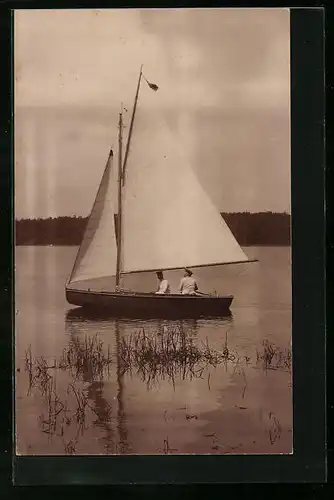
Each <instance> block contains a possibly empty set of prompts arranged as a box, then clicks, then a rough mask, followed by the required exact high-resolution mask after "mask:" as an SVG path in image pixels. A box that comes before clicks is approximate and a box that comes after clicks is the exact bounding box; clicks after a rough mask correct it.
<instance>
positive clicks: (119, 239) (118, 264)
mask: <svg viewBox="0 0 334 500" xmlns="http://www.w3.org/2000/svg"><path fill="white" fill-rule="evenodd" d="M122 112H123V110H121V112H120V114H119V122H118V211H117V260H116V287H119V284H120V276H121V254H122V166H123V165H122V143H123V137H122V135H123V134H122V133H123V116H122Z"/></svg>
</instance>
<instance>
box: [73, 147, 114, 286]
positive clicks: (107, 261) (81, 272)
mask: <svg viewBox="0 0 334 500" xmlns="http://www.w3.org/2000/svg"><path fill="white" fill-rule="evenodd" d="M115 212H117V208H116V207H115V173H114V169H113V155H112V153H111V154H110V155H109V158H108V161H107V164H106V167H105V170H104V174H103V177H102V181H101V183H100V186H99V189H98V193H97V196H96V199H95V202H94V205H93V208H92V212H91V214H90V217H89V219H88V222H87V227H86V231H85V234H84V237H83V240H82V243H81V246H80V249H79V252H78V255H77V258H76V261H75V263H74V267H73V271H72V274H71V276H70V279H69V283H74V282H79V281H84V280H88V279H92V278H99V277H104V276H114V275H115V274H116V255H117V245H116V235H115V220H114V214H115Z"/></svg>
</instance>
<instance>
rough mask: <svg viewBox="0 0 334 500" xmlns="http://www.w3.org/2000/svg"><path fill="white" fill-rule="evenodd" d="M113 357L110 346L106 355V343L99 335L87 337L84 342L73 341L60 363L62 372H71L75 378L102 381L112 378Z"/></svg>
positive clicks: (64, 352)
mask: <svg viewBox="0 0 334 500" xmlns="http://www.w3.org/2000/svg"><path fill="white" fill-rule="evenodd" d="M111 364H112V356H111V352H110V346H109V345H108V346H107V352H106V354H105V353H104V343H103V342H102V341H101V340H100V339H99V337H98V335H97V334H96V335H94V336H93V337H87V336H85V338H84V341H83V342H82V341H80V340H79V339H78V338H74V339H72V341H71V343H70V345H69V346H68V347H67V348H65V349H64V350H63V354H62V357H61V359H60V361H59V363H58V367H59V368H60V369H61V370H69V371H70V372H71V374H72V376H73V377H75V378H80V377H83V376H85V378H88V379H90V380H102V379H104V378H105V377H106V376H110V367H111Z"/></svg>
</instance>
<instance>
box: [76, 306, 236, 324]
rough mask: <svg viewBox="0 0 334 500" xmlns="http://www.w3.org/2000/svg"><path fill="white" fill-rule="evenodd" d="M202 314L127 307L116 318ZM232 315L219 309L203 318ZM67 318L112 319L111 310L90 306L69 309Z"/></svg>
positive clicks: (193, 311)
mask: <svg viewBox="0 0 334 500" xmlns="http://www.w3.org/2000/svg"><path fill="white" fill-rule="evenodd" d="M202 317H203V315H202V314H201V310H198V309H196V310H194V309H191V310H190V311H189V310H188V309H184V308H182V310H172V309H170V310H166V311H165V312H163V311H161V310H156V309H152V310H150V311H142V312H141V313H140V314H139V313H138V312H137V311H136V310H133V309H129V310H127V311H126V312H124V315H122V314H119V315H118V319H120V320H122V319H124V320H125V319H137V320H141V319H142V320H145V319H149V320H158V319H168V320H178V319H185V320H187V319H192V318H193V319H196V318H197V319H200V318H202ZM232 317H233V315H232V313H231V311H230V310H228V311H226V312H225V314H222V313H221V311H220V312H219V313H217V314H211V315H210V316H205V319H207V320H210V319H217V320H218V319H221V320H231V319H232ZM66 318H67V320H69V321H70V320H78V321H85V320H96V321H98V320H107V319H114V314H113V311H110V310H108V309H107V308H105V309H102V308H101V309H100V308H97V309H95V308H90V307H88V308H87V307H75V308H73V309H69V310H68V311H67V313H66Z"/></svg>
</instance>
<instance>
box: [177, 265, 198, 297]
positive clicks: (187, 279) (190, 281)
mask: <svg viewBox="0 0 334 500" xmlns="http://www.w3.org/2000/svg"><path fill="white" fill-rule="evenodd" d="M192 274H193V273H192V271H191V270H190V269H187V268H185V270H184V276H183V278H182V279H181V283H180V288H179V290H180V292H181V294H182V295H196V292H197V290H198V286H197V283H196V280H195V278H193V276H192Z"/></svg>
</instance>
